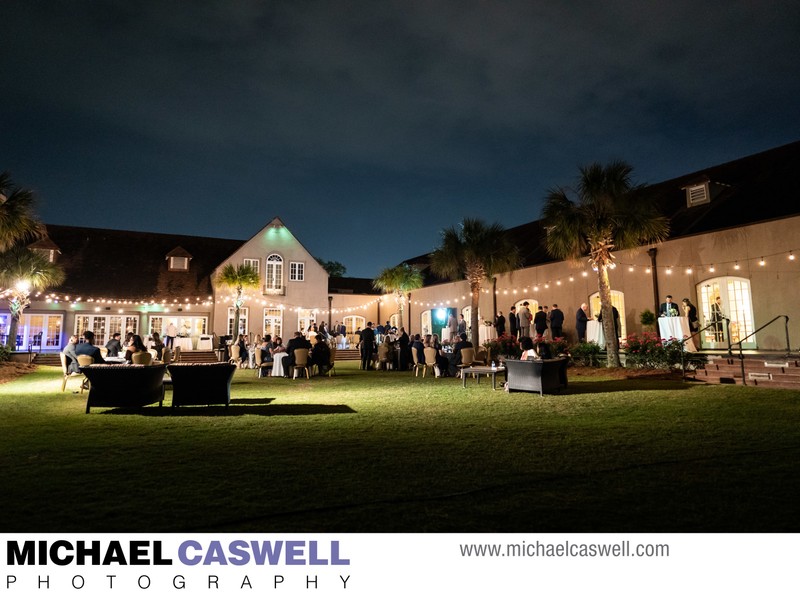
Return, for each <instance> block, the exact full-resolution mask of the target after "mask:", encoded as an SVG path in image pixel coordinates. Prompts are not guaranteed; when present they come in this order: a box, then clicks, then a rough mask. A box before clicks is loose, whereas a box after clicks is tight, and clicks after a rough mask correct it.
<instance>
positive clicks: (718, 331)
mask: <svg viewBox="0 0 800 594" xmlns="http://www.w3.org/2000/svg"><path fill="white" fill-rule="evenodd" d="M724 319H725V314H723V313H722V297H720V296H719V295H717V298H716V299H715V300H714V303H712V304H711V321H712V322H714V342H722V341H723V340H724V339H725V333H724V332H723V330H722V320H724Z"/></svg>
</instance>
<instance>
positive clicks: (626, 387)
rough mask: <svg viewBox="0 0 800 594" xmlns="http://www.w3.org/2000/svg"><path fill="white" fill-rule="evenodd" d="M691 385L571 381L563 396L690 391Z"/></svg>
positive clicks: (629, 380) (637, 381) (680, 383)
mask: <svg viewBox="0 0 800 594" xmlns="http://www.w3.org/2000/svg"><path fill="white" fill-rule="evenodd" d="M691 388H692V386H691V384H685V383H683V382H680V381H675V380H636V379H619V380H606V381H571V382H569V385H568V386H567V387H566V389H565V390H562V392H561V394H562V395H563V396H569V395H572V394H601V393H608V392H641V391H645V390H690V389H691Z"/></svg>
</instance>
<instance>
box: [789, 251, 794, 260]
mask: <svg viewBox="0 0 800 594" xmlns="http://www.w3.org/2000/svg"><path fill="white" fill-rule="evenodd" d="M789 259H790V260H794V254H793V253H792V252H789Z"/></svg>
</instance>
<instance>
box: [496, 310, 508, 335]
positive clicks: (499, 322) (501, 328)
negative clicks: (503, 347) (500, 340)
mask: <svg viewBox="0 0 800 594" xmlns="http://www.w3.org/2000/svg"><path fill="white" fill-rule="evenodd" d="M494 328H495V330H496V331H497V336H502V335H503V334H504V333H505V331H506V318H505V316H504V315H503V312H502V311H498V312H497V317H496V318H495V319H494Z"/></svg>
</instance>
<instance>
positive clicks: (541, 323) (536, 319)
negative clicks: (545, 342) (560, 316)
mask: <svg viewBox="0 0 800 594" xmlns="http://www.w3.org/2000/svg"><path fill="white" fill-rule="evenodd" d="M533 327H534V329H535V330H536V337H537V338H541V337H542V336H544V332H545V330H547V314H546V313H544V308H543V307H542V306H541V305H540V306H539V310H538V311H537V312H536V315H535V316H533Z"/></svg>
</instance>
